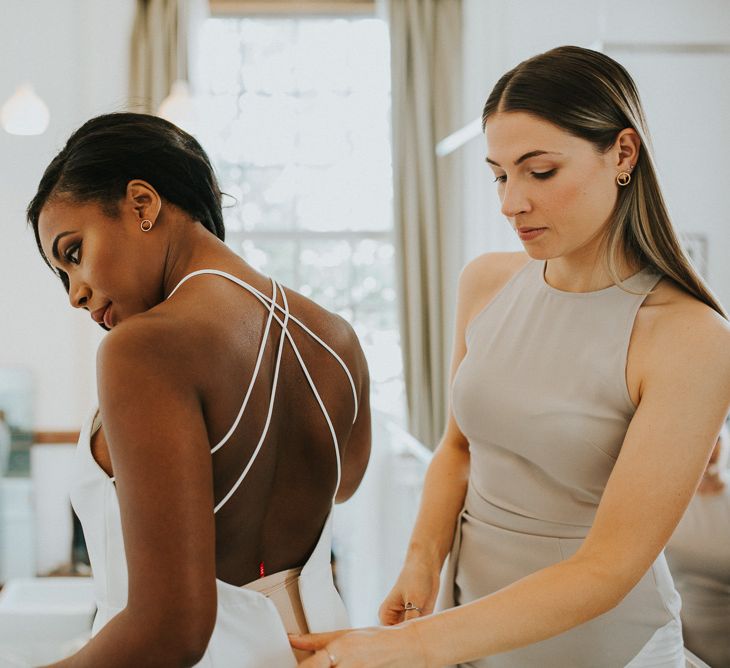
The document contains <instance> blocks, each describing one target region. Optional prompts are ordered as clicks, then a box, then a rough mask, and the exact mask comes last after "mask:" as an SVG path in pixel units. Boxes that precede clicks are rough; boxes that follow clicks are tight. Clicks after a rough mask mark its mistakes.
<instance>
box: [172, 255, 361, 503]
mask: <svg viewBox="0 0 730 668" xmlns="http://www.w3.org/2000/svg"><path fill="white" fill-rule="evenodd" d="M201 274H212V275H217V276H222V277H223V278H227V279H228V280H230V281H232V282H234V283H236V284H237V285H239V286H241V287H243V288H245V289H246V290H248V291H249V292H250V293H251V294H252V295H253V296H254V297H256V298H257V299H258V300H259V301H260V302H261V303H262V304H263V305H264V306H266V307H267V308H268V311H269V315H268V317H267V320H266V326H265V328H264V333H263V336H262V340H261V345H260V346H259V351H258V354H257V358H256V364H255V366H254V371H253V374H252V377H251V381H250V383H249V386H248V390H247V391H246V395H245V396H244V399H243V403H242V405H241V408H240V410H239V412H238V415H237V416H236V420H235V422H234V423H233V425H232V426H231V428H230V429H229V430H228V432H227V433H226V435H225V436H224V437H223V438H222V439H221V441H220V442H219V443H218V444H217V445H215V446H214V447H213V448H212V449H211V453H215V452H217V451H218V450H219V449H220V448H221V447H223V445H224V444H225V443H226V442H227V441H228V440H229V439H230V437H231V435H232V434H233V433H234V431H235V430H236V428H237V427H238V424H239V423H240V421H241V418H242V416H243V413H244V411H245V409H246V406H247V404H248V400H249V398H250V396H251V392H252V390H253V386H254V383H255V382H256V378H257V377H258V373H259V369H260V367H261V360H262V358H263V353H264V350H265V348H266V343H267V341H268V338H269V332H270V328H271V322H272V320H273V319H275V320H276V321H277V323H279V325H280V326H281V333H280V335H279V346H278V351H277V356H276V363H275V367H274V379H273V384H272V389H271V397H270V398H269V408H268V412H267V415H266V422H265V424H264V428H263V430H262V433H261V436H260V437H259V440H258V443H257V444H256V448H255V449H254V452H253V454H252V455H251V458H250V459H249V461H248V463H247V464H246V466H245V468H244V469H243V472H242V473H241V475H240V476H239V478H238V480H236V482H235V483H234V485H233V486H232V487H231V489H230V490H229V491H228V493H227V494H226V495H225V496H224V497H223V499H221V500H220V501H219V502H218V503H217V504H216V506H215V508H214V512H215V513H217V512H218V511H219V510H220V509H221V508H223V506H224V505H225V504H226V503H227V502H228V500H229V499H230V498H231V497H232V496H233V494H235V492H236V490H237V489H238V488H239V487H240V486H241V483H243V481H244V479H245V478H246V475H248V472H249V471H250V470H251V467H252V466H253V463H254V461H255V460H256V457H257V456H258V454H259V452H260V451H261V448H262V446H263V443H264V440H265V439H266V435H267V433H268V430H269V425H270V423H271V415H272V413H273V409H274V400H275V398H276V390H277V386H278V381H279V371H280V369H281V358H282V353H283V350H284V344H285V342H286V341H287V340H288V341H289V344H290V345H291V347H292V350H293V351H294V354H295V356H296V358H297V361H298V363H299V366H300V368H301V369H302V372H303V373H304V376H305V378H306V379H307V383H308V384H309V387H310V388H311V389H312V392H313V394H314V396H315V399H316V400H317V404H318V405H319V407H320V410H321V411H322V414H323V415H324V418H325V420H326V422H327V426H328V428H329V431H330V435H331V436H332V441H333V444H334V450H335V461H336V464H337V483H336V485H335V492H334V494H333V496H332V503H333V504H334V502H335V499H336V497H337V492H338V491H339V488H340V482H341V480H342V462H341V457H340V448H339V442H338V439H337V433H336V432H335V428H334V425H333V424H332V419H331V417H330V414H329V412H328V411H327V408H326V406H325V405H324V401H322V397H321V396H320V394H319V391H318V390H317V386H316V385H315V383H314V380H313V379H312V376H311V374H310V373H309V368H308V367H307V365H306V363H305V362H304V359H303V358H302V355H301V352H300V351H299V347H298V346H297V344H296V342H295V341H294V338H293V337H292V335H291V333H290V332H289V322H290V321H292V322H295V323H296V324H297V325H299V327H300V328H302V329H303V330H304V331H305V332H307V334H309V335H310V336H311V337H312V338H313V339H314V340H315V341H317V342H318V343H319V344H320V345H322V347H324V348H325V349H326V350H327V351H328V352H329V353H330V354H331V355H332V356H333V357H334V358H335V359H336V360H337V361H338V362H339V364H340V366H341V367H342V368H343V369H344V371H345V373H346V374H347V378H348V380H349V381H350V387H351V388H352V392H353V399H354V404H355V416H354V418H353V423H354V422H355V420H356V419H357V412H358V401H357V393H356V391H355V383H354V380H353V378H352V374H351V373H350V370H349V369H348V368H347V365H346V364H345V363H344V361H343V360H342V358H341V357H340V356H339V355H338V354H337V353H336V352H335V351H334V350H332V348H331V347H330V346H328V345H327V344H326V343H325V342H324V341H322V339H321V338H319V337H318V336H317V335H316V334H315V333H314V332H312V331H311V330H310V329H309V328H308V327H307V326H306V325H305V324H304V323H302V322H301V321H300V320H298V319H297V318H295V317H294V316H293V315H291V313H290V311H289V300H288V299H287V296H286V292H285V291H284V288H283V287H282V286H281V285H280V284H278V283H277V282H276V281H275V280H274V279H273V278H272V279H271V283H272V296H271V297H268V296H267V295H265V294H264V293H263V292H261V291H260V290H258V289H256V288H254V287H253V286H251V285H249V284H248V283H246V282H245V281H242V280H241V279H239V278H237V277H236V276H232V275H231V274H228V273H226V272H223V271H219V270H217V269H201V270H198V271H194V272H192V273H190V274H188V275H187V276H185V277H184V278H183V279H182V280H181V281H180V282H179V283H178V284H177V285H176V286H175V288H174V289H173V291H172V292H171V293H170V294H169V295H168V297H167V299H169V298H170V297H172V295H174V294H175V292H177V290H178V288H180V286H181V285H182V284H183V283H185V282H186V281H187V280H189V279H190V278H193V277H194V276H199V275H201ZM277 289H278V292H281V298H282V302H283V306H280V305H279V304H278V300H277V297H278V295H277ZM277 309H278V310H279V311H281V312H282V314H283V319H282V318H281V317H279V315H278V314H277V313H276V310H277Z"/></svg>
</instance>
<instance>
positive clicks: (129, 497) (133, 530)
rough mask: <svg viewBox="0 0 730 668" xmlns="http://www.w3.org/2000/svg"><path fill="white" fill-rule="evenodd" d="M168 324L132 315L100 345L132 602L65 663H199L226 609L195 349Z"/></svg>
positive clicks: (111, 667) (81, 667) (103, 402)
mask: <svg viewBox="0 0 730 668" xmlns="http://www.w3.org/2000/svg"><path fill="white" fill-rule="evenodd" d="M184 345H185V344H184V343H183V342H182V341H181V337H180V335H179V334H177V335H174V334H173V332H172V331H170V330H169V328H166V327H165V325H164V322H163V323H160V322H155V323H152V324H150V323H149V322H144V323H142V322H139V321H138V322H135V321H133V320H132V321H130V322H129V323H125V326H124V327H120V328H119V329H117V330H114V331H112V332H110V333H109V334H108V335H107V337H106V339H105V340H104V342H103V343H102V346H101V347H100V350H99V355H98V370H99V371H98V384H99V397H100V411H101V417H102V422H103V424H104V430H105V434H106V438H107V441H108V444H109V452H110V455H111V461H112V466H113V469H114V475H115V481H116V488H117V495H118V498H119V505H120V510H121V520H122V528H123V535H124V547H125V553H126V558H127V565H128V577H129V595H128V602H127V606H126V608H125V609H124V610H123V611H122V612H120V613H119V614H118V615H117V616H115V617H114V618H113V619H112V620H111V621H110V622H109V623H108V624H107V625H106V626H105V627H104V628H103V629H102V630H101V631H100V632H99V633H98V635H96V636H95V637H94V638H92V640H91V641H90V642H89V643H88V644H87V645H86V646H85V647H84V648H83V649H82V650H81V651H80V652H78V653H77V654H75V655H74V656H72V657H70V658H68V659H66V660H64V661H62V662H60V663H58V664H54V665H57V666H58V667H59V668H61V667H63V668H86V667H89V668H91V667H92V666H93V667H95V668H96V667H98V666H105V667H106V668H116V667H119V668H122V667H132V666H150V667H152V666H165V667H169V666H192V665H194V664H195V663H196V662H197V661H199V660H200V657H201V656H202V654H203V653H204V652H205V649H206V647H207V644H208V640H209V638H210V635H211V633H212V631H213V626H214V624H215V617H216V588H215V548H214V546H215V526H214V515H213V478H212V468H211V457H210V449H209V444H208V438H207V432H206V427H205V423H204V421H203V416H202V411H201V406H200V401H199V397H198V394H197V392H196V388H195V387H194V386H193V384H192V383H191V382H190V379H188V378H186V377H185V369H184V365H180V363H179V360H180V359H185V357H184V355H185V354H188V352H189V351H185V350H182V349H181V346H184Z"/></svg>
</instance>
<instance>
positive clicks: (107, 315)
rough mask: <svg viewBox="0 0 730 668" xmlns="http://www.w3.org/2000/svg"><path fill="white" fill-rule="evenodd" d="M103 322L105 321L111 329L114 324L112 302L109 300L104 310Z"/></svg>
mask: <svg viewBox="0 0 730 668" xmlns="http://www.w3.org/2000/svg"><path fill="white" fill-rule="evenodd" d="M102 322H103V323H104V326H105V327H106V328H107V329H111V328H112V326H113V320H112V304H111V302H109V303H108V304H107V307H106V309H105V310H104V315H103V316H102Z"/></svg>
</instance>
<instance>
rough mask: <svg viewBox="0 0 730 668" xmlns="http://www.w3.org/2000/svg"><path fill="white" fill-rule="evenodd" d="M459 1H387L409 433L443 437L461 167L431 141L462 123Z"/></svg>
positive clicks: (429, 440) (428, 439)
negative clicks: (441, 152)
mask: <svg viewBox="0 0 730 668" xmlns="http://www.w3.org/2000/svg"><path fill="white" fill-rule="evenodd" d="M461 4H462V3H461V0H389V1H388V2H387V5H386V6H387V18H388V22H389V25H390V40H391V76H392V104H393V121H392V123H393V172H394V173H393V177H394V209H395V230H396V240H397V251H398V257H399V259H400V261H401V262H400V267H399V278H400V286H399V287H400V297H401V300H400V305H401V309H400V310H401V342H402V347H403V357H404V370H405V382H406V394H407V402H408V412H409V429H410V431H411V433H412V434H413V435H414V436H415V437H416V438H417V439H418V440H419V441H421V442H422V443H424V444H425V445H427V446H428V447H431V448H433V447H434V446H435V445H436V444H437V443H438V440H439V438H440V437H441V435H442V432H443V429H444V425H445V422H446V411H447V400H448V384H449V376H448V367H449V358H450V354H451V351H450V348H451V340H452V328H453V320H454V302H455V297H456V282H457V276H458V271H459V265H460V261H461V258H460V229H461V213H460V210H461V207H460V201H461V197H460V182H461V179H460V169H459V167H460V162H459V157H458V154H457V155H455V154H453V153H452V154H451V155H449V156H446V157H443V158H437V156H436V154H435V145H436V143H437V142H438V141H439V140H440V139H442V138H443V137H445V136H446V135H448V134H450V133H451V132H453V131H455V130H457V129H459V128H460V127H461V126H462V125H464V122H465V119H464V118H463V113H462V109H461V107H462V85H461V78H462V77H461V72H462V55H461V53H462V47H461V31H462V24H461V21H462V7H461Z"/></svg>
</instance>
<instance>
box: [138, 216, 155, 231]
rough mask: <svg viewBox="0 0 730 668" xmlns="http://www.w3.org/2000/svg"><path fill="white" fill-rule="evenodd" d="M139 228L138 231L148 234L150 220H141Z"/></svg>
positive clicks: (150, 227) (150, 225) (150, 226)
mask: <svg viewBox="0 0 730 668" xmlns="http://www.w3.org/2000/svg"><path fill="white" fill-rule="evenodd" d="M139 227H140V229H141V230H142V231H143V232H149V231H150V230H151V229H152V221H151V220H149V219H147V218H145V219H144V220H143V221H142V222H141V223H140V224H139Z"/></svg>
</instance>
